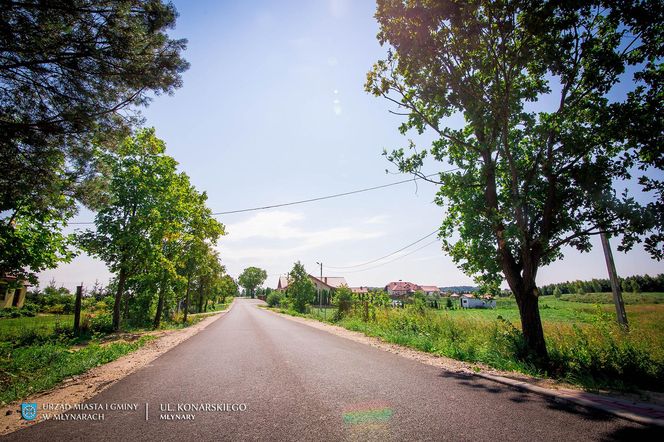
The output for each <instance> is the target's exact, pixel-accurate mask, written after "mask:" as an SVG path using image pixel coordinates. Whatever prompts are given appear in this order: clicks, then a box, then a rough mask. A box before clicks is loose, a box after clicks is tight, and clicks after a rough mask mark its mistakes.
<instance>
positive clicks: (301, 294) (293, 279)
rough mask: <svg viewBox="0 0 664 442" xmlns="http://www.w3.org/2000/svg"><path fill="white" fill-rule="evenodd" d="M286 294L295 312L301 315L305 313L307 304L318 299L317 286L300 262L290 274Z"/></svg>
mask: <svg viewBox="0 0 664 442" xmlns="http://www.w3.org/2000/svg"><path fill="white" fill-rule="evenodd" d="M286 294H287V295H288V298H289V301H290V302H291V304H292V306H293V308H294V309H295V311H298V312H300V313H304V312H305V310H306V308H307V304H310V303H312V302H314V300H315V299H316V286H315V285H314V283H313V282H312V281H311V278H309V274H308V273H307V271H306V270H305V269H304V266H303V265H302V263H300V261H298V262H296V263H295V264H294V265H293V268H292V269H291V271H290V272H289V273H288V288H287V289H286Z"/></svg>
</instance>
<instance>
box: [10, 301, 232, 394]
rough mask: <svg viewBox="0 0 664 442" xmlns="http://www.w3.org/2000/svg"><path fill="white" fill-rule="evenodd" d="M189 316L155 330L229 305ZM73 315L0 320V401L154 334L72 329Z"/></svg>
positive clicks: (148, 331)
mask: <svg viewBox="0 0 664 442" xmlns="http://www.w3.org/2000/svg"><path fill="white" fill-rule="evenodd" d="M231 301H232V299H231V300H230V301H229V302H227V303H225V304H218V305H216V306H215V310H214V311H210V312H207V313H201V314H192V315H189V318H188V320H187V323H186V324H183V323H182V320H181V318H179V319H180V320H178V321H175V320H174V321H170V322H164V323H162V325H161V327H160V328H159V330H169V329H181V328H185V327H189V326H191V325H193V324H196V323H198V322H199V321H201V320H203V319H205V318H206V317H207V316H209V315H212V314H216V313H219V311H222V310H225V309H226V308H228V306H229V305H230V302H231ZM72 322H73V316H72V315H41V316H35V317H24V318H12V319H2V320H0V405H5V404H7V403H10V402H13V401H16V400H20V399H23V398H25V397H28V396H30V395H32V394H35V393H38V392H41V391H45V390H48V389H50V388H53V387H54V386H56V385H57V384H59V383H60V382H62V381H63V380H65V379H67V378H70V377H72V376H76V375H79V374H81V373H84V372H86V371H87V370H89V369H91V368H93V367H96V366H99V365H103V364H106V363H108V362H111V361H114V360H116V359H118V358H120V357H122V356H124V355H126V354H128V353H131V352H133V351H135V350H138V349H139V348H141V347H142V346H144V345H145V344H146V343H148V342H149V341H151V340H152V339H154V338H155V336H153V335H152V334H151V333H152V332H153V331H154V330H152V329H148V328H128V329H125V330H123V332H121V333H99V332H97V333H92V332H86V333H84V334H83V335H82V336H80V337H74V336H73V335H72V334H71V324H72Z"/></svg>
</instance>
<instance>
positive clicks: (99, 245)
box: [78, 129, 224, 330]
mask: <svg viewBox="0 0 664 442" xmlns="http://www.w3.org/2000/svg"><path fill="white" fill-rule="evenodd" d="M102 155H104V156H105V157H106V158H105V159H104V161H105V163H106V164H108V165H109V172H110V176H111V178H110V183H109V191H108V198H109V202H108V204H107V205H105V206H104V207H103V208H102V209H101V210H100V211H99V212H98V213H97V216H96V217H95V227H96V228H95V230H94V231H93V230H87V231H85V232H83V233H81V234H79V235H78V240H79V243H80V245H81V247H82V248H83V249H84V250H85V251H87V252H88V253H90V254H91V255H93V256H96V257H98V258H100V259H101V260H103V261H104V262H106V264H107V265H108V266H109V268H110V270H111V271H112V272H114V273H116V274H117V285H116V292H115V302H114V308H113V328H114V329H115V330H118V329H119V327H120V306H121V302H122V297H123V295H124V293H125V291H126V289H127V283H128V282H130V280H131V279H132V278H135V279H136V282H137V283H138V286H139V287H140V288H141V290H142V291H143V292H146V291H147V292H150V293H149V296H150V298H151V297H152V295H153V292H156V312H155V318H154V325H155V327H158V326H159V323H160V321H161V318H162V316H163V314H164V312H165V311H166V310H170V309H169V308H168V307H170V306H169V305H167V304H169V301H173V302H175V293H176V292H178V291H179V290H180V289H182V288H184V286H185V282H186V278H185V277H184V276H183V275H182V268H185V269H186V271H191V272H192V273H196V272H199V268H200V267H202V266H204V265H207V264H209V262H204V263H203V264H201V261H203V260H204V259H205V255H206V254H208V253H211V252H210V251H209V248H210V247H211V246H212V245H214V243H216V241H217V239H218V238H219V236H221V235H222V234H223V233H224V230H223V225H221V224H220V223H219V222H218V221H216V220H215V219H214V218H212V215H211V211H210V209H209V208H207V207H206V205H205V202H206V200H207V196H206V195H205V193H198V192H197V191H196V189H195V188H194V187H193V186H192V185H191V183H190V181H189V177H188V176H187V175H186V174H184V173H178V172H177V162H176V161H175V160H174V159H173V158H171V157H169V156H168V155H166V153H165V145H164V143H163V141H161V140H160V139H158V138H157V137H156V135H155V131H154V129H144V130H141V131H139V132H138V133H137V134H136V135H135V136H133V137H128V138H127V139H126V140H125V141H124V143H123V144H122V145H121V146H119V147H118V148H117V149H116V152H114V153H102ZM201 250H202V251H201ZM201 255H202V256H204V258H199V256H201ZM215 256H216V255H215ZM150 304H151V300H149V301H148V303H147V304H146V305H147V306H149V305H150Z"/></svg>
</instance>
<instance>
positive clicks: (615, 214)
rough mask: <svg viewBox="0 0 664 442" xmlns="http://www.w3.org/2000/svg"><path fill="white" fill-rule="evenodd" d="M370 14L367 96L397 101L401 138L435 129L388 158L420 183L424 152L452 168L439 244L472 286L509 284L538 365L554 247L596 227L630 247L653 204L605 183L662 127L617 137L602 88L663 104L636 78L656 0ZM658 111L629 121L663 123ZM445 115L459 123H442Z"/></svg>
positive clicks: (392, 5)
mask: <svg viewBox="0 0 664 442" xmlns="http://www.w3.org/2000/svg"><path fill="white" fill-rule="evenodd" d="M376 18H377V20H378V23H379V25H380V32H379V34H378V38H379V40H380V42H381V43H382V44H387V45H389V46H390V49H389V51H388V56H387V58H386V59H385V60H382V61H379V62H377V63H376V64H375V65H374V67H373V69H372V70H371V71H370V72H369V74H368V78H367V83H366V89H367V90H368V91H369V92H371V93H373V94H375V95H377V96H383V97H386V98H387V99H388V100H391V101H392V102H394V103H396V104H397V105H398V106H399V111H398V113H401V114H404V115H405V117H406V118H405V121H404V122H403V124H402V125H401V126H400V128H399V130H400V131H401V132H402V133H403V134H406V133H407V132H408V131H409V130H414V131H417V132H419V133H422V132H424V131H425V130H427V129H428V130H432V131H433V132H434V133H435V135H436V139H435V141H433V143H432V145H431V146H430V147H429V148H422V146H416V145H415V143H413V142H412V141H411V142H410V144H409V150H408V151H407V150H404V149H396V150H394V151H392V152H391V153H389V154H387V156H388V159H389V160H390V161H392V162H394V163H395V164H396V165H397V166H398V168H399V170H401V171H402V172H409V173H415V174H417V175H420V176H423V174H422V172H421V170H422V167H423V165H424V164H425V161H426V159H427V158H430V157H433V159H435V160H438V161H441V162H444V163H447V164H449V165H450V166H448V167H454V168H455V169H456V170H454V171H453V172H449V173H441V174H440V178H439V180H433V181H435V182H436V183H439V184H440V185H441V187H440V190H439V192H438V195H437V198H436V202H437V203H438V204H439V205H441V206H442V205H444V206H446V207H447V215H446V217H445V219H444V221H443V224H442V226H441V229H440V236H441V237H442V239H443V249H444V250H445V251H446V252H447V253H449V254H450V255H451V256H452V258H453V259H454V260H455V262H456V263H457V264H458V265H459V267H460V268H461V269H462V270H463V271H465V272H466V273H468V274H470V275H474V276H476V277H477V279H478V280H479V281H480V282H482V283H484V284H494V285H495V284H496V283H498V282H499V281H500V280H501V279H502V278H504V279H505V280H506V281H507V283H508V285H509V287H510V289H511V290H512V292H513V293H514V295H515V299H516V302H517V304H518V307H519V313H520V317H521V324H522V331H523V335H524V337H525V340H526V342H527V344H528V346H529V348H530V349H531V350H532V352H533V353H534V354H535V355H536V356H538V359H539V360H540V361H546V360H547V350H546V344H545V339H544V333H543V329H542V322H541V319H540V315H539V308H538V296H539V291H538V288H537V272H538V270H539V269H540V267H541V266H543V265H547V264H549V263H551V262H552V261H554V260H556V259H559V258H561V257H562V253H561V247H562V246H572V247H575V248H577V249H578V250H581V251H587V250H589V249H590V247H591V245H590V237H591V236H592V235H594V234H598V233H600V232H608V233H610V234H618V233H620V234H621V235H623V247H625V248H629V247H630V246H631V245H632V244H633V243H634V242H635V241H638V240H639V235H640V234H643V233H645V232H646V231H647V230H648V229H649V228H652V227H653V224H654V219H655V218H654V216H653V213H652V210H649V209H651V208H650V207H643V206H641V205H639V204H637V203H636V202H635V200H634V199H632V198H631V197H630V196H629V195H628V194H627V193H623V194H618V193H617V192H615V191H614V184H615V183H616V182H617V181H619V180H623V179H627V178H629V177H630V176H631V169H630V167H631V165H632V164H634V162H633V161H629V160H628V159H626V157H627V156H628V155H627V153H628V152H629V149H631V152H635V153H634V155H636V156H638V155H639V152H646V151H648V152H650V151H655V152H661V133H660V134H659V138H657V137H654V136H651V137H645V136H644V137H641V138H639V137H636V136H632V137H627V136H626V135H625V133H624V132H623V133H621V132H620V131H619V130H616V124H615V112H616V108H615V107H614V106H613V103H612V101H611V97H612V96H613V95H611V94H612V93H613V92H614V91H615V90H616V89H617V88H620V89H621V90H622V91H623V92H624V91H625V89H627V90H628V91H629V89H631V90H632V91H635V92H640V93H641V95H645V96H649V97H650V96H651V95H657V94H659V95H658V98H656V100H660V101H659V102H660V103H661V86H659V87H660V89H659V92H658V93H654V92H651V91H653V90H654V89H655V88H656V85H655V84H654V83H648V82H643V81H640V79H639V78H640V75H645V74H643V72H649V71H652V70H655V71H658V72H661V63H660V60H661V56H662V26H661V23H662V22H664V17H663V16H662V5H661V2H656V1H644V2H640V3H638V4H632V3H630V2H610V1H609V2H606V1H602V2H599V1H597V2H594V1H590V2H583V3H568V2H558V1H543V2H542V1H513V0H505V1H500V2H494V1H488V0H487V1H477V2H471V3H468V2H466V1H425V0H422V1H402V0H379V1H378V9H377V12H376ZM625 77H626V78H625ZM621 80H622V81H621ZM632 81H633V83H632ZM637 84H638V86H637ZM618 96H619V95H618ZM614 101H615V100H614ZM637 101H638V100H637ZM533 103H538V104H539V105H538V106H534V105H533ZM622 105H623V107H622V110H623V111H625V110H626V109H629V108H630V106H629V103H628V101H625V102H624V103H622ZM534 109H538V110H534ZM657 109H660V110H661V106H659V107H658V106H650V107H646V106H644V107H642V108H640V109H639V110H640V113H639V115H640V116H641V118H649V119H659V120H660V121H661V115H658V112H659V111H658V110H657ZM456 115H459V116H463V119H464V122H465V123H464V126H463V127H462V128H461V129H453V128H451V127H449V126H448V121H449V118H450V117H452V116H456ZM657 139H659V140H660V143H659V144H653V143H654V142H655V140H657ZM626 149H628V150H626Z"/></svg>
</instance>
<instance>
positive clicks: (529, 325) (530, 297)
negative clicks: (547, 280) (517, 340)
mask: <svg viewBox="0 0 664 442" xmlns="http://www.w3.org/2000/svg"><path fill="white" fill-rule="evenodd" d="M514 295H515V298H516V304H517V305H518V306H519V315H520V316H521V331H522V332H523V337H524V339H525V340H526V345H527V346H528V349H529V350H530V351H531V352H532V353H533V354H534V355H535V356H536V357H537V359H538V360H539V362H540V363H541V364H544V365H546V364H547V363H548V360H549V354H548V352H547V350H546V341H545V340H544V329H543V328H542V319H541V318H540V312H539V305H538V304H539V297H538V296H537V292H536V289H534V290H531V291H530V292H526V291H522V292H521V293H515V294H514Z"/></svg>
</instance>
